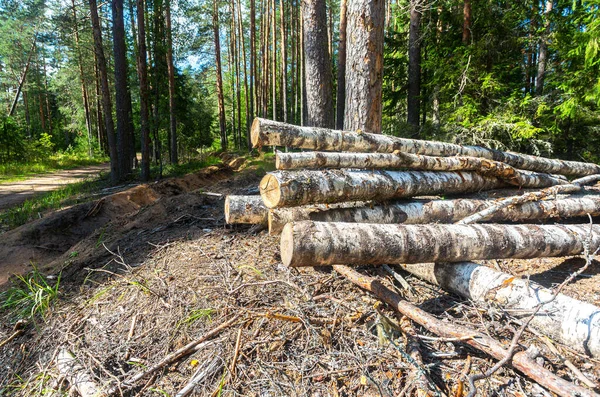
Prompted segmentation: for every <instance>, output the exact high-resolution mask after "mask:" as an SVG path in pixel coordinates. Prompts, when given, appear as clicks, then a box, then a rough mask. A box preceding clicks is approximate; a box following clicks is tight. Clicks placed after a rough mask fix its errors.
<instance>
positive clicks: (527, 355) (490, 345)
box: [333, 265, 598, 397]
mask: <svg viewBox="0 0 600 397" xmlns="http://www.w3.org/2000/svg"><path fill="white" fill-rule="evenodd" d="M333 268H334V269H335V271H337V272H338V273H340V274H341V275H342V276H344V277H345V278H346V279H348V280H349V281H350V282H352V283H353V284H355V285H357V286H359V287H360V288H362V289H365V290H367V291H369V292H371V293H372V294H373V295H375V296H376V297H377V298H379V299H381V300H382V301H383V302H385V303H387V304H388V305H390V306H391V307H392V308H394V310H396V311H397V312H399V313H401V314H403V315H405V316H406V317H408V318H410V319H411V320H412V321H414V322H416V323H417V324H419V325H421V326H422V327H424V328H425V329H427V330H428V331H429V332H432V333H434V334H436V335H438V336H440V337H442V338H454V339H460V340H462V342H461V343H465V344H467V345H469V346H471V347H473V348H475V349H477V350H479V351H482V352H484V353H486V354H489V355H490V356H492V357H494V358H495V359H497V360H503V359H504V358H505V357H506V356H507V355H508V351H507V349H506V348H505V347H504V346H503V345H502V344H501V343H500V342H498V341H497V340H495V339H493V338H492V337H490V336H488V335H487V334H485V333H482V332H479V331H477V330H475V329H471V328H468V327H465V326H464V325H460V324H456V323H448V322H446V321H442V320H440V319H438V318H437V317H435V316H433V315H431V314H429V313H427V312H426V311H424V310H423V309H421V308H419V307H417V306H415V305H413V304H411V303H410V302H408V301H406V300H404V299H402V297H401V296H400V295H398V294H397V293H395V292H394V291H392V290H391V289H389V288H387V287H386V286H385V285H384V284H383V283H382V282H381V281H380V280H378V279H375V278H373V277H369V276H366V275H364V274H361V273H359V272H357V271H355V270H354V269H352V268H350V267H348V266H342V265H335V266H334V267H333ZM534 350H535V349H530V350H527V351H520V352H518V353H516V354H514V355H513V356H512V357H511V358H510V360H509V362H508V364H509V365H511V366H512V367H513V368H514V369H516V370H518V371H519V372H521V373H523V374H524V375H526V376H527V377H529V378H530V379H532V380H533V381H535V382H537V383H538V384H540V385H542V386H544V387H545V388H547V389H548V390H550V391H552V392H554V393H556V394H558V395H559V396H562V397H572V396H581V397H598V394H597V393H595V392H594V391H592V390H589V389H586V388H585V387H582V386H579V385H576V384H574V383H571V382H568V381H566V380H564V379H562V378H560V377H559V376H557V375H556V374H554V373H553V372H551V371H550V370H548V369H547V368H545V367H544V366H542V365H540V364H538V363H537V362H536V361H535V358H536V354H534V353H535V352H534Z"/></svg>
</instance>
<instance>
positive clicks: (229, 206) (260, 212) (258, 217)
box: [224, 195, 269, 225]
mask: <svg viewBox="0 0 600 397" xmlns="http://www.w3.org/2000/svg"><path fill="white" fill-rule="evenodd" d="M224 212H225V222H227V223H229V224H233V223H244V224H251V225H266V224H267V216H268V212H269V210H268V209H267V207H265V205H264V203H263V201H262V198H261V197H260V196H233V195H230V196H227V197H226V198H225V210H224Z"/></svg>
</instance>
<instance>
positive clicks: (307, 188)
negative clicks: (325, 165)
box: [260, 170, 504, 208]
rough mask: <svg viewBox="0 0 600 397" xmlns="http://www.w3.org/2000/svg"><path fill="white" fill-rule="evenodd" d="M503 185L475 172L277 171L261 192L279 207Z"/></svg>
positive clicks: (268, 177) (269, 204)
mask: <svg viewBox="0 0 600 397" xmlns="http://www.w3.org/2000/svg"><path fill="white" fill-rule="evenodd" d="M502 186H504V183H503V182H502V181H501V180H499V179H498V178H494V177H487V176H482V175H478V174H476V173H473V172H432V171H366V170H356V171H353V170H326V171H275V172H272V173H269V174H267V175H265V177H264V178H263V179H262V180H261V181H260V195H261V196H262V199H263V201H264V203H265V205H266V206H267V207H268V208H277V207H293V206H300V205H306V204H319V203H321V204H327V203H339V202H344V201H371V200H372V201H385V200H389V199H395V198H405V197H414V196H426V195H434V194H453V193H469V192H478V191H481V190H491V189H495V188H499V187H502Z"/></svg>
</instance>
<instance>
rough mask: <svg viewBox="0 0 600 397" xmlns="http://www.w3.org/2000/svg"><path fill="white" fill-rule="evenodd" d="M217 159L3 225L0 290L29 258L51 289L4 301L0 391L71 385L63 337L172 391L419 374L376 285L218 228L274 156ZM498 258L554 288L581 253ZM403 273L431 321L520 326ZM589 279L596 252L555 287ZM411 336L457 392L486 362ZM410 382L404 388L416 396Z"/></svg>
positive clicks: (543, 346) (24, 392)
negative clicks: (296, 264) (229, 204)
mask: <svg viewBox="0 0 600 397" xmlns="http://www.w3.org/2000/svg"><path fill="white" fill-rule="evenodd" d="M223 160H224V161H223V164H220V165H216V166H210V167H207V168H205V169H203V170H202V171H199V172H196V173H193V174H189V175H186V176H184V177H181V178H172V179H167V180H163V181H160V182H156V183H152V184H147V185H139V186H136V187H133V188H131V189H128V190H125V191H122V192H119V193H116V194H112V195H108V196H105V197H103V198H101V199H99V200H96V201H92V202H88V203H83V204H78V205H75V206H72V207H70V208H66V209H63V210H61V211H57V212H53V213H50V214H47V215H46V216H45V217H44V218H42V219H39V220H36V221H34V222H31V223H28V224H26V225H23V226H21V227H19V228H16V229H14V230H11V231H8V232H5V233H4V234H2V235H1V238H0V272H1V273H2V274H3V275H4V276H3V277H0V285H2V286H1V287H0V289H3V290H5V291H6V292H4V295H3V296H2V297H0V298H6V297H8V296H11V295H10V294H11V293H12V294H14V293H15V292H17V291H19V288H21V290H22V289H25V288H26V287H27V286H26V285H24V284H23V283H20V282H19V280H16V279H15V278H11V279H7V277H6V275H7V274H8V273H15V272H17V273H21V274H24V273H27V272H29V271H31V270H34V268H33V264H35V267H36V269H37V271H39V272H40V273H41V274H43V275H44V276H40V275H39V274H38V275H37V276H35V277H43V278H42V279H35V277H34V278H26V280H28V281H29V282H30V284H32V281H35V280H38V281H36V282H37V283H38V284H42V285H47V286H50V287H51V288H50V289H52V288H53V287H56V289H57V290H58V294H57V295H56V296H55V297H54V295H52V294H51V293H49V294H48V296H49V298H48V310H46V311H45V313H43V315H42V314H39V315H37V316H36V317H34V318H33V319H31V318H30V319H29V320H28V324H27V325H25V326H24V327H23V328H20V329H17V328H18V327H16V324H17V321H18V320H19V319H22V318H24V317H27V311H28V310H32V308H30V307H29V306H24V307H20V306H18V305H15V306H14V307H6V308H4V310H0V395H7V396H12V395H15V396H41V395H55V396H67V395H69V394H68V391H66V386H67V382H65V379H64V376H62V375H61V373H60V372H59V371H58V369H57V366H56V357H57V355H58V354H59V353H60V352H61V351H63V350H68V351H69V352H70V353H72V354H73V355H74V356H75V357H76V358H77V361H78V362H79V364H80V366H81V368H83V371H84V372H87V373H88V374H89V375H90V376H91V377H92V378H93V380H94V381H95V382H97V383H98V384H100V385H103V386H105V387H106V388H112V389H113V391H114V394H115V395H124V396H134V395H136V396H137V395H140V396H175V394H176V393H177V391H178V390H181V389H182V388H183V387H184V386H185V385H186V384H187V383H188V382H189V381H190V379H191V378H193V377H194V376H195V375H197V374H200V373H202V374H203V376H202V377H201V379H200V380H199V382H198V384H197V386H196V388H195V393H194V395H200V396H216V395H222V396H223V395H225V396H233V395H243V396H305V395H310V396H356V395H361V396H397V395H400V394H401V393H402V391H403V389H404V388H405V387H406V386H407V385H408V386H409V388H410V385H411V384H412V385H414V382H415V379H414V376H413V374H414V373H415V367H414V362H411V361H410V359H408V358H407V354H406V352H405V350H404V348H405V344H404V340H403V338H402V336H401V335H400V334H398V333H396V331H394V330H391V331H390V330H389V329H388V330H387V331H389V332H390V333H389V334H382V332H381V324H383V323H385V321H383V317H382V316H383V315H385V316H387V317H389V318H391V319H396V316H395V314H394V313H393V312H392V311H391V310H389V308H387V307H385V306H383V307H377V305H376V303H377V300H376V299H375V298H373V297H372V296H371V295H369V294H367V293H365V292H363V291H361V290H360V289H357V288H355V287H354V286H353V285H351V284H349V282H347V281H346V280H345V279H344V278H343V277H341V276H340V275H338V274H337V273H336V272H334V271H332V270H331V269H330V268H323V269H316V268H315V269H313V268H303V269H291V268H287V267H285V266H283V265H282V263H281V259H280V257H279V253H278V238H277V237H276V236H269V235H268V232H267V231H265V230H260V229H258V228H257V227H247V226H235V227H231V226H227V225H225V223H224V216H223V203H224V196H225V195H227V194H257V185H258V182H259V180H260V179H261V177H262V176H263V175H264V173H265V170H268V169H269V168H271V169H272V167H273V166H272V165H271V164H267V163H265V162H264V161H262V160H260V159H258V160H252V159H250V160H247V161H246V160H245V159H243V158H233V159H232V158H224V159H223ZM493 265H494V266H497V267H500V268H502V269H503V270H504V271H508V272H510V273H513V274H514V275H516V276H519V275H522V274H531V279H532V280H535V281H537V282H539V283H542V284H544V285H546V286H552V285H554V284H555V283H558V282H561V281H562V280H563V279H564V278H566V277H567V276H568V274H570V272H572V271H573V270H576V269H577V268H578V267H580V266H581V265H582V260H581V259H579V258H575V259H573V258H552V259H544V260H527V261H525V260H519V261H510V260H509V261H498V262H496V263H494V264H493ZM363 270H365V269H363ZM367 271H369V272H371V273H375V274H377V275H380V276H384V273H381V272H379V270H378V269H371V270H367ZM406 278H407V280H408V281H409V283H410V284H411V285H412V287H413V288H414V291H413V292H407V291H402V290H400V293H401V294H403V295H404V296H405V298H406V299H408V300H410V301H412V302H413V303H415V304H417V305H418V306H420V307H421V308H423V309H425V310H427V311H429V312H431V313H433V314H435V315H437V316H439V317H440V318H442V319H445V320H447V321H453V322H456V323H460V324H463V325H469V326H470V327H473V328H476V329H478V330H481V331H483V332H486V333H488V334H489V335H491V336H493V337H495V338H497V339H498V340H500V341H502V342H503V343H505V345H506V346H508V344H509V343H510V339H511V338H512V332H513V331H514V328H518V324H517V323H516V322H515V321H511V320H509V319H508V318H507V316H506V314H505V313H502V312H501V311H499V310H498V309H497V308H494V307H477V306H475V305H474V304H473V303H472V302H468V301H465V300H463V299H460V298H458V297H456V296H454V295H451V294H448V293H446V292H444V291H441V290H440V289H439V288H437V287H433V286H431V285H429V284H427V283H425V282H423V281H420V280H418V279H416V278H414V277H410V276H409V275H406ZM40 280H41V281H40ZM599 282H600V264H598V263H597V262H594V263H593V264H592V266H591V267H590V268H588V270H587V271H586V273H585V274H584V275H582V277H580V278H578V279H577V280H575V282H574V283H572V284H571V285H569V286H568V287H567V288H566V289H565V290H564V292H565V293H566V294H568V295H571V296H573V297H576V298H579V299H582V300H584V301H588V302H591V303H594V304H599V303H600V288H599V287H598V285H600V284H599ZM0 302H2V299H0ZM38 306H40V305H38ZM21 309H24V310H21ZM40 312H41V311H40ZM230 320H232V321H231V322H230V323H229V325H228V326H227V327H223V328H222V329H221V330H220V332H215V333H214V335H213V336H212V337H211V338H208V339H207V340H206V342H205V343H202V344H201V345H199V347H197V348H196V349H194V351H193V352H192V353H191V354H190V355H187V356H185V357H184V358H182V359H179V360H176V361H174V362H172V363H169V364H168V365H166V366H165V367H164V368H161V369H160V370H158V371H156V372H154V373H152V374H149V375H148V376H146V377H143V378H142V379H140V380H138V381H137V382H133V384H130V385H127V384H125V383H124V382H123V381H124V380H127V379H130V378H131V376H132V375H133V374H137V373H139V372H140V371H143V370H145V369H148V368H149V367H151V366H152V365H153V364H156V363H158V362H160V361H161V360H162V359H164V358H165V357H166V356H167V355H168V354H169V353H172V352H174V351H176V350H177V349H180V348H181V347H183V346H185V345H186V344H188V343H190V342H191V341H193V340H195V339H197V338H199V337H200V336H202V335H205V334H207V333H208V332H211V330H215V329H217V328H218V327H219V326H220V325H222V324H224V323H226V322H228V321H230ZM414 328H415V329H416V332H417V334H420V335H426V336H429V337H431V336H432V335H431V334H429V333H428V332H427V331H426V330H424V329H422V328H420V327H418V326H415V327H414ZM378 330H379V332H378ZM11 335H16V336H14V337H13V339H11V340H9V339H10V336H11ZM7 340H9V341H8V342H7V343H3V341H7ZM521 343H522V345H523V346H528V345H530V344H536V345H537V346H538V347H539V348H540V350H541V351H542V354H543V356H544V357H545V358H543V359H542V360H545V361H544V363H545V365H546V366H548V368H552V370H553V371H555V372H556V373H558V374H559V375H560V376H563V377H565V378H566V379H569V380H573V379H574V378H575V377H574V375H573V374H572V373H571V372H570V371H569V370H568V369H567V368H566V367H565V366H564V364H563V360H562V359H561V358H560V357H559V356H558V355H556V354H555V353H552V352H551V351H549V349H548V348H547V343H546V341H545V339H542V338H541V337H539V336H536V335H534V334H532V333H526V334H525V335H524V336H523V338H522V339H521ZM419 348H420V350H421V354H422V356H423V361H424V363H423V366H422V367H419V368H417V370H418V371H425V372H427V373H429V374H430V377H431V379H432V381H433V382H434V383H435V385H436V386H437V387H438V388H439V389H440V390H441V391H442V392H443V393H444V394H445V395H449V396H453V397H454V396H463V391H466V390H468V386H467V385H466V384H464V383H463V380H464V379H465V375H466V374H475V373H480V372H481V371H485V370H487V369H489V368H490V367H491V366H492V365H493V364H494V361H493V360H491V359H490V358H489V357H486V356H485V355H482V354H481V353H479V352H477V351H475V350H473V349H471V348H469V347H468V346H467V345H465V344H463V343H460V342H458V343H457V342H450V341H444V340H441V339H439V338H429V339H422V340H420V342H419ZM557 348H558V350H559V351H560V353H561V354H562V355H563V356H565V357H567V358H569V359H570V360H571V361H572V362H573V363H574V364H575V365H576V366H578V367H579V368H580V369H581V370H582V371H583V372H584V373H585V374H586V375H587V376H588V377H589V378H591V379H594V380H597V379H599V378H600V361H597V360H594V359H589V358H587V357H583V356H581V355H578V354H577V353H574V352H572V351H571V350H570V349H569V348H568V347H565V346H558V345H557ZM574 381H575V382H577V383H579V380H577V379H575V380H574ZM478 387H479V391H480V393H479V394H478V395H481V396H520V397H523V396H551V395H552V394H550V393H548V392H547V391H545V390H544V389H543V388H541V387H540V386H538V385H536V384H533V383H531V382H529V381H528V380H527V378H525V377H522V376H520V375H519V374H518V373H516V372H514V371H513V370H512V369H510V368H502V369H500V370H499V371H498V372H497V373H496V374H494V375H493V376H492V377H490V378H489V379H486V380H483V381H481V382H478ZM418 393H419V391H418V390H412V391H411V390H408V393H407V394H406V395H423V394H418Z"/></svg>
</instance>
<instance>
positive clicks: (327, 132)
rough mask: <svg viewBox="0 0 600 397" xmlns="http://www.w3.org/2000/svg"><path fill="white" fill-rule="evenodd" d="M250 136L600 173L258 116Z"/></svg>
mask: <svg viewBox="0 0 600 397" xmlns="http://www.w3.org/2000/svg"><path fill="white" fill-rule="evenodd" d="M251 140H252V145H253V146H254V147H262V146H287V147H291V148H299V149H311V150H319V151H333V152H379V153H394V152H396V151H399V152H402V153H412V154H424V155H429V156H444V157H448V156H470V157H481V158H486V159H489V160H495V161H500V162H502V163H506V164H508V165H510V166H512V167H515V168H519V169H523V170H529V171H536V172H546V173H551V174H561V175H591V174H599V173H600V166H599V165H597V164H592V163H583V162H577V161H565V160H557V159H548V158H544V157H538V156H531V155H527V154H520V153H512V152H503V151H500V150H494V149H487V148H483V147H479V146H462V145H456V144H452V143H444V142H437V141H422V140H417V139H405V138H398V137H394V136H389V135H381V134H369V133H358V132H348V131H337V130H331V129H327V128H318V127H300V126H295V125H291V124H285V123H281V122H277V121H271V120H266V119H261V118H256V119H254V122H253V123H252V129H251Z"/></svg>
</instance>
